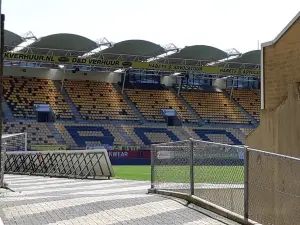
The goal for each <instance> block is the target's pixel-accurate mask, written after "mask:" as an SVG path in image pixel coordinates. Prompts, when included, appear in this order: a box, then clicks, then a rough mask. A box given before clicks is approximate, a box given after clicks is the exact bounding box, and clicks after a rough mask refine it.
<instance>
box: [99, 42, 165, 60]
mask: <svg viewBox="0 0 300 225" xmlns="http://www.w3.org/2000/svg"><path fill="white" fill-rule="evenodd" d="M163 53H165V49H164V48H163V47H161V46H160V45H158V44H155V43H153V42H150V41H145V40H127V41H121V42H118V43H116V44H114V45H113V47H111V48H106V49H104V50H102V51H100V52H99V53H98V54H95V55H94V56H93V57H97V56H99V55H100V54H101V55H103V57H104V59H120V60H125V61H126V60H127V61H130V60H139V61H142V60H147V59H148V58H151V57H154V56H157V55H161V54H163ZM120 54H121V56H120ZM136 56H139V57H138V59H137V57H136ZM118 57H119V58H118Z"/></svg>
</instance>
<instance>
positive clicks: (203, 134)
mask: <svg viewBox="0 0 300 225" xmlns="http://www.w3.org/2000/svg"><path fill="white" fill-rule="evenodd" d="M194 132H195V133H196V134H197V135H198V136H199V137H200V138H201V139H202V140H203V141H210V142H214V141H213V140H211V139H210V138H209V137H208V136H207V135H209V134H223V135H226V137H228V138H229V139H230V140H231V141H232V142H233V144H234V145H243V143H242V142H241V141H240V140H239V139H237V138H236V137H235V136H234V135H233V134H232V133H230V132H228V131H226V130H209V129H194Z"/></svg>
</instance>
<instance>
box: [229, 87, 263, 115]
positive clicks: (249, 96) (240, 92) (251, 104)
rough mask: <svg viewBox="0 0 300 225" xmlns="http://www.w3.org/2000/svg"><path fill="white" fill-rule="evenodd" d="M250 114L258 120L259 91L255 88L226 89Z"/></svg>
mask: <svg viewBox="0 0 300 225" xmlns="http://www.w3.org/2000/svg"><path fill="white" fill-rule="evenodd" d="M227 92H228V93H229V94H232V97H233V98H234V100H235V101H237V102H238V103H239V104H240V105H241V106H242V107H243V108H244V109H245V110H246V111H247V112H249V114H250V115H251V116H253V117H254V118H255V119H256V120H259V116H260V91H259V90H257V89H252V90H251V89H234V90H232V91H231V90H227Z"/></svg>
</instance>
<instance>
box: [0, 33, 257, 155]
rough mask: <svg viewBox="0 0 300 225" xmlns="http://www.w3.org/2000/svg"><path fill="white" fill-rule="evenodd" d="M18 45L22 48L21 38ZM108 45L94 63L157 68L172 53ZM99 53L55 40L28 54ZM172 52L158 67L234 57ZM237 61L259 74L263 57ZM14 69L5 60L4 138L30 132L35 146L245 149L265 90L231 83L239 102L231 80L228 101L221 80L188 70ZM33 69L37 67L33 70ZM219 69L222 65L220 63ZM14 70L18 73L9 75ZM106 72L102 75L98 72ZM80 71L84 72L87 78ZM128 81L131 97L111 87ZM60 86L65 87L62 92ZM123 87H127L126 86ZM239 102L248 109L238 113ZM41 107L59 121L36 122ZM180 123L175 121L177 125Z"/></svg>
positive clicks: (210, 51)
mask: <svg viewBox="0 0 300 225" xmlns="http://www.w3.org/2000/svg"><path fill="white" fill-rule="evenodd" d="M18 40H19V41H22V39H21V38H19V39H18ZM66 40H70V41H66ZM9 41H10V40H9V38H6V42H7V43H9ZM11 44H12V43H11ZM11 44H10V45H11ZM7 45H8V44H7ZM107 46H110V47H108V48H106V49H104V50H101V51H100V52H98V53H95V54H94V53H93V56H92V57H93V58H99V59H101V60H102V59H105V60H123V62H125V61H128V62H126V63H127V65H129V64H130V61H140V62H146V61H148V62H152V61H151V60H149V59H151V58H152V57H155V56H158V55H160V54H163V53H166V51H167V49H164V48H163V47H161V46H160V45H157V44H154V43H151V42H148V41H143V40H128V41H123V42H119V43H114V44H113V45H112V44H111V43H107ZM97 47H98V45H97V43H96V42H93V41H91V40H89V39H87V38H85V37H81V36H79V35H72V34H54V35H49V36H46V37H43V38H41V39H40V40H39V41H38V42H33V43H32V44H31V45H30V46H27V47H26V48H27V49H28V50H29V52H31V53H32V54H37V55H40V54H44V55H46V54H47V55H48V54H49V55H52V56H63V57H66V56H78V54H80V55H82V54H83V52H82V50H83V49H84V50H85V51H87V52H85V53H88V52H89V51H92V50H94V49H95V48H97ZM173 47H174V46H173ZM173 47H172V49H174V52H175V53H174V54H173V55H168V58H164V57H161V58H157V59H156V60H157V61H156V62H158V63H163V64H165V63H169V64H178V65H179V64H180V65H183V66H186V65H189V66H203V68H204V67H205V66H207V65H208V64H209V63H212V62H216V61H219V60H222V59H224V58H226V57H228V54H227V52H224V51H222V50H220V49H217V48H214V47H211V46H206V45H195V46H187V47H185V48H183V49H177V48H176V46H175V47H174V48H173ZM7 49H10V50H11V48H7ZM64 49H68V51H66V50H64ZM178 50H180V51H178ZM172 51H173V50H172ZM24 54H26V53H24ZM148 56H149V57H148ZM150 56H151V57H150ZM183 59H186V60H183ZM61 60H62V61H59V62H62V63H63V61H64V60H68V58H61ZM234 60H237V63H236V64H232V61H230V65H231V66H232V68H238V69H239V68H242V67H241V65H240V64H241V63H242V64H247V65H244V67H243V68H250V69H255V70H257V68H259V65H258V64H259V62H260V51H252V52H249V53H246V54H243V55H242V57H239V58H236V59H234ZM79 61H80V60H79ZM183 61H184V62H183ZM14 62H15V61H13V60H10V59H7V60H5V63H6V64H5V66H6V72H5V73H6V74H5V75H8V74H9V75H10V74H13V75H15V76H10V77H7V76H6V77H4V79H3V83H4V101H5V102H6V104H4V106H5V107H4V108H5V109H6V111H5V113H4V114H3V116H4V121H9V122H8V123H5V125H4V128H3V130H4V133H18V132H27V133H28V140H29V142H30V143H29V146H30V144H44V145H45V144H66V145H67V146H68V148H70V149H77V148H86V146H99V145H109V146H112V145H121V146H124V145H128V146H131V145H135V146H136V145H137V146H145V145H146V146H149V145H150V144H152V143H159V142H169V141H177V140H183V139H187V138H189V137H194V138H197V139H203V140H208V141H215V142H222V143H229V144H240V143H243V142H244V137H245V135H247V134H249V132H251V130H252V129H254V126H256V124H255V125H254V124H252V122H253V123H254V122H255V121H254V120H253V118H250V117H249V115H248V114H247V113H245V110H246V111H247V112H249V114H250V115H251V116H253V117H254V118H255V119H256V120H258V119H259V112H260V110H259V101H260V95H259V90H247V89H245V88H250V86H249V85H248V86H246V85H245V84H244V83H245V82H244V81H243V82H241V83H237V86H235V83H234V82H232V86H234V88H236V87H239V89H237V90H236V89H234V91H233V95H232V96H233V99H234V100H235V101H232V99H230V98H228V94H229V95H230V93H229V90H228V89H227V90H226V87H227V88H230V87H231V86H228V83H230V82H229V81H230V80H227V81H225V80H224V84H223V85H225V86H224V87H225V92H226V94H224V93H225V92H224V93H222V92H218V90H219V88H224V87H223V85H220V87H217V86H216V87H215V86H213V83H214V82H212V81H213V79H214V78H216V77H214V76H215V75H216V74H208V76H209V79H206V78H205V76H203V74H202V72H203V71H202V72H201V74H199V73H198V74H197V72H195V73H192V76H190V74H189V72H187V71H184V72H183V71H182V69H180V68H181V66H180V67H178V68H179V69H180V71H177V70H176V71H175V70H172V71H160V70H155V71H154V70H153V68H151V69H149V68H150V66H149V68H145V69H144V68H141V69H137V68H134V67H133V66H129V67H131V68H129V69H128V70H126V71H124V70H123V71H121V72H120V73H119V72H118V73H117V72H113V71H114V70H115V69H116V70H117V69H121V68H114V69H112V68H109V66H107V65H104V64H105V63H104V64H103V65H101V66H100V65H99V67H98V66H92V67H89V66H87V65H80V62H78V63H79V65H77V64H76V65H75V64H74V65H71V64H69V65H64V66H65V67H64V68H65V69H66V70H62V68H61V66H62V65H59V64H58V62H55V63H53V61H52V60H50V62H43V63H36V62H31V61H27V60H21V61H18V60H17V61H16V63H17V64H18V63H19V64H18V65H20V67H21V68H22V67H23V66H26V69H25V70H27V72H24V71H23V72H22V71H21V72H18V70H19V68H18V67H14V65H13V63H14ZM126 63H125V64H126ZM108 64H109V62H108ZM225 64H226V62H225ZM248 64H249V66H248ZM250 64H251V65H250ZM31 65H32V68H29V67H30V66H31ZM216 65H217V66H222V63H220V62H218V64H216ZM106 66H107V67H106ZM122 66H124V65H123V64H122ZM152 66H153V65H152ZM37 67H43V68H37ZM27 68H28V69H27ZM36 68H37V69H36ZM155 68H156V67H155ZM48 69H51V70H52V69H53V70H56V71H55V75H53V76H52V74H51V73H49V71H48ZM75 69H78V70H75ZM9 70H10V71H12V72H9V73H8V72H7V71H9ZM71 70H75V71H71ZM86 71H87V72H86ZM99 71H101V73H98V72H99ZM257 71H259V70H257ZM257 71H256V72H257ZM28 72H30V73H31V72H32V74H30V77H29V76H26V73H28ZM81 72H84V76H85V77H84V78H83V77H82V73H81ZM175 72H176V73H177V72H180V73H181V76H177V77H176V76H173V75H174V73H175ZM256 72H255V73H254V74H256ZM16 73H18V74H16ZM19 73H20V74H19ZM220 73H222V71H221V70H220ZM53 74H54V73H53ZM123 74H124V76H123ZM50 75H51V78H49V77H50ZM102 75H103V76H102ZM170 75H171V76H170ZM219 75H220V76H223V75H224V74H223V75H222V74H219ZM219 75H217V77H218V78H219ZM256 75H257V74H256ZM31 76H36V77H35V78H34V77H31ZM159 76H161V77H159ZM227 76H228V74H226V77H227ZM238 76H240V75H238ZM179 77H182V78H180V79H181V82H177V81H179V80H180V79H178V78H179ZM165 78H166V79H165ZM51 79H54V80H57V81H53V80H51ZM83 79H87V80H83ZM122 79H124V80H123V81H124V84H125V93H124V94H121V92H120V90H119V89H118V87H116V86H115V84H112V83H116V84H117V83H118V82H119V84H120V82H122ZM229 79H230V78H229ZM255 79H257V80H258V78H255ZM255 79H254V80H253V79H252V80H251V84H255V85H253V86H251V88H255V87H259V85H258V84H259V82H256V81H257V80H255ZM61 80H63V81H64V82H61V85H58V84H59V83H60V81H61ZM248 80H249V79H248ZM183 81H184V82H183ZM222 81H223V80H222ZM179 83H180V85H179V86H178V84H179ZM220 83H222V82H220ZM122 84H123V83H122ZM176 85H177V88H178V87H180V90H179V91H180V93H181V96H177V94H176V93H175V92H174V90H173V89H172V86H175V88H176ZM214 85H215V84H214ZM226 85H227V86H226ZM241 85H242V86H241ZM243 85H245V86H243ZM61 86H62V89H60V87H61ZM169 86H170V87H169ZM121 87H122V88H123V86H122V85H121ZM240 88H243V90H241V89H240ZM236 102H238V103H239V104H240V106H241V107H238V106H237V104H236ZM132 103H133V104H132ZM34 104H50V105H51V108H52V110H53V111H54V113H55V115H56V119H57V121H56V122H55V123H38V122H32V121H34V120H36V119H37V118H36V115H35V112H34ZM242 108H244V109H245V110H242ZM163 109H174V110H176V113H177V116H178V118H179V120H181V121H182V122H183V126H181V121H180V123H171V122H172V121H171V122H170V121H168V122H169V124H174V125H178V126H177V127H172V126H167V125H166V119H165V118H164V116H163V114H162V110H163ZM192 109H194V110H192ZM139 112H140V113H139ZM197 114H198V115H199V117H201V118H199V117H198V115H197ZM246 114H247V115H246ZM170 117H171V116H170ZM174 117H175V116H174ZM248 117H249V118H248ZM178 118H176V120H175V119H174V121H175V122H178V121H179V120H178ZM144 119H145V120H144ZM201 119H203V120H201ZM12 121H16V122H12ZM21 121H22V122H21ZM199 124H201V126H199ZM210 125H211V126H210ZM212 126H214V127H212Z"/></svg>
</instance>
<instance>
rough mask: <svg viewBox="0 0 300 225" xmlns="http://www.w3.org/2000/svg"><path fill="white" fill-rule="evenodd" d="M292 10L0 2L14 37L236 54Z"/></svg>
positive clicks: (198, 2)
mask: <svg viewBox="0 0 300 225" xmlns="http://www.w3.org/2000/svg"><path fill="white" fill-rule="evenodd" d="M298 11H300V1H299V0H285V1H283V0H251V1H250V0H185V1H182V0H151V1H149V0H84V1H82V0H2V13H4V14H5V15H6V21H5V29H7V30H10V31H12V32H14V33H17V34H19V35H24V34H25V33H26V32H28V31H32V32H33V34H34V35H35V36H36V37H38V38H39V37H42V36H46V35H49V34H55V33H73V34H78V35H82V36H85V37H87V38H90V39H91V40H99V39H100V38H103V37H106V38H107V39H108V40H109V41H111V42H119V41H124V40H131V39H142V40H147V41H151V42H154V43H156V44H160V45H162V46H164V45H166V44H169V43H173V44H175V46H177V47H179V48H183V47H185V46H192V45H209V46H213V47H216V48H219V49H222V50H227V49H231V48H235V49H237V50H238V51H239V52H241V53H244V52H247V51H251V50H255V49H257V48H258V41H259V42H260V43H262V42H266V41H270V40H273V39H274V38H275V37H276V35H278V33H279V32H280V31H281V30H282V29H283V28H284V27H285V26H286V25H287V24H288V23H289V22H290V21H291V20H292V19H293V17H294V16H295V15H296V14H297V13H298Z"/></svg>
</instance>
